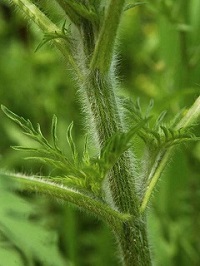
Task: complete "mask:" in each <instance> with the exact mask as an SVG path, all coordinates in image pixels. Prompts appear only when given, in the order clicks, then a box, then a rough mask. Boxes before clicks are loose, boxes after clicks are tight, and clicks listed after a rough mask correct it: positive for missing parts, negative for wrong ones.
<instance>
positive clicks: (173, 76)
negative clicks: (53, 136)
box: [0, 0, 200, 266]
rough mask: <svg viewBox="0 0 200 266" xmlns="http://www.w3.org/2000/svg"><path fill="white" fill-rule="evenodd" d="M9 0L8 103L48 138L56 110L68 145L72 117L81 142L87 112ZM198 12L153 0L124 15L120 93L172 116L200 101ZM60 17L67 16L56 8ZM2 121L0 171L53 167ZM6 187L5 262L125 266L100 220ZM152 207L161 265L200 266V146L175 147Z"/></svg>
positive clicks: (1, 39)
mask: <svg viewBox="0 0 200 266" xmlns="http://www.w3.org/2000/svg"><path fill="white" fill-rule="evenodd" d="M6 2H7V1H3V2H2V1H1V2H0V102H1V104H3V105H5V106H7V107H8V108H9V109H11V110H12V111H14V112H15V113H17V114H19V115H21V116H23V117H25V118H30V120H31V121H32V122H33V123H37V122H39V123H40V124H41V128H42V129H43V131H44V134H45V135H46V136H47V137H48V136H49V137H50V124H51V118H52V115H53V114H56V115H57V116H58V119H59V120H58V123H59V125H58V129H59V139H60V145H61V147H63V148H64V149H65V150H66V152H68V151H67V145H66V140H65V139H66V138H65V134H66V130H67V127H68V125H69V124H70V122H71V121H74V130H73V134H74V138H75V140H76V143H77V146H78V147H80V149H81V147H82V144H83V139H84V134H85V132H84V119H83V115H82V114H81V106H80V102H79V99H78V94H77V89H78V88H76V86H75V82H74V81H73V79H72V78H71V74H70V70H68V69H67V67H66V62H64V60H62V58H61V56H60V55H59V53H58V52H57V51H55V50H54V49H53V47H51V46H49V45H46V46H44V47H42V48H41V49H40V50H39V51H37V52H36V53H35V52H34V51H35V49H36V47H37V45H38V44H39V42H40V41H41V39H42V34H41V33H40V31H39V30H38V29H37V27H36V26H34V25H32V23H31V22H28V23H27V21H26V20H25V19H24V17H23V15H22V14H21V13H20V12H19V11H16V10H15V8H14V7H13V6H10V5H8V4H7V3H6ZM46 2H47V1H44V4H45V3H46ZM150 2H151V3H150ZM53 8H54V7H52V9H51V8H49V10H50V11H51V12H52V10H53V12H54V11H55V10H54V9H53ZM199 14H200V1H199V0H190V1H188V0H165V1H164V0H152V1H149V3H146V4H144V5H141V6H140V7H137V8H134V9H130V10H128V11H126V12H125V14H124V17H123V19H122V25H121V29H120V33H119V43H118V51H119V57H118V75H119V80H120V82H121V85H120V86H121V90H120V92H119V94H120V96H121V95H122V96H125V97H130V98H132V99H136V98H137V97H139V98H140V101H141V104H142V105H143V106H144V107H145V106H146V105H147V104H148V102H149V100H150V99H154V101H155V106H154V113H155V115H156V114H159V113H160V112H161V111H162V110H168V116H167V117H168V118H169V119H170V117H173V116H175V115H176V114H177V113H178V112H179V111H180V110H181V108H183V107H185V106H186V107H188V106H190V105H191V104H192V103H193V102H194V100H195V98H196V97H197V96H198V95H199V93H200V16H199ZM54 19H55V21H57V22H58V23H60V22H63V17H61V18H60V17H59V16H57V14H56V12H55V18H54ZM0 128H1V130H0V169H3V170H6V171H7V170H11V171H15V172H18V171H19V172H22V173H26V174H32V173H34V174H42V175H44V174H48V173H49V171H51V169H48V168H47V167H46V166H43V165H40V164H38V163H36V162H32V161H28V160H27V161H25V160H24V159H23V158H24V157H26V156H27V154H23V153H22V152H17V151H14V150H12V149H11V148H10V146H11V145H30V144H31V143H30V140H29V139H27V138H25V136H24V135H22V134H21V132H20V130H19V129H18V127H16V126H15V125H13V123H12V122H10V121H9V120H8V119H7V118H6V117H5V116H4V115H3V113H2V112H1V113H0ZM199 129H200V127H199V126H198V127H197V128H196V133H197V135H199V134H198V132H199ZM8 185H9V184H7V183H6V182H5V184H4V182H3V181H1V182H0V193H1V194H0V266H12V265H13V266H14V265H15V266H16V265H17V266H21V265H34V266H39V265H42V266H43V265H44V266H46V265H47V266H50V265H52V266H54V265H55V266H62V265H73V266H90V265H91V266H108V265H119V262H118V254H117V251H116V249H115V240H114V239H113V236H112V234H111V232H110V231H109V230H108V228H107V227H105V226H104V225H103V224H102V223H101V222H100V221H97V220H96V219H95V218H93V217H91V216H89V215H87V214H85V213H83V212H80V211H77V210H76V209H74V208H73V206H68V205H67V204H64V203H60V202H57V201H55V200H52V199H47V198H45V197H42V196H39V195H26V194H22V195H15V194H14V193H11V192H9V190H8V189H7V187H8ZM7 210H9V213H8V211H7ZM148 212H149V214H148V227H149V229H148V230H149V237H150V243H151V244H150V246H151V250H152V254H153V258H154V265H157V266H175V265H177V266H179V265H181V266H188V265H192V266H198V265H200V239H199V232H200V143H193V144H190V145H188V146H186V147H182V148H180V149H178V150H177V151H176V153H175V156H174V157H173V158H172V160H171V162H170V163H169V167H168V168H167V170H166V171H165V173H164V174H163V177H162V180H161V182H160V183H159V188H158V189H157V191H156V192H155V194H154V197H153V199H152V203H151V206H150V207H149V211H148Z"/></svg>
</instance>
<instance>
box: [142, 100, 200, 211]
mask: <svg viewBox="0 0 200 266" xmlns="http://www.w3.org/2000/svg"><path fill="white" fill-rule="evenodd" d="M199 116H200V96H199V97H198V98H197V99H196V101H195V102H194V104H193V105H192V106H191V108H190V109H189V110H188V111H187V113H186V114H185V116H184V117H183V118H182V119H181V120H180V122H179V123H178V124H177V125H176V127H175V129H177V130H178V129H181V128H184V127H188V126H191V125H192V124H193V123H194V122H195V121H196V120H197V119H198V118H199ZM172 150H173V148H170V149H169V150H167V151H164V152H160V153H159V154H158V156H157V158H156V160H155V164H154V167H153V168H152V171H151V173H150V175H149V177H148V180H150V183H149V184H148V186H147V189H146V192H145V194H144V197H143V200H142V203H141V207H140V212H141V213H143V212H144V211H145V210H146V207H147V205H148V202H149V200H150V197H151V195H152V191H153V190H154V188H155V186H156V184H157V182H158V180H159V178H160V176H161V174H162V172H163V170H164V168H165V167H166V164H167V162H168V161H169V157H170V156H171V152H172Z"/></svg>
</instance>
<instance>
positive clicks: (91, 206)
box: [0, 173, 131, 233]
mask: <svg viewBox="0 0 200 266" xmlns="http://www.w3.org/2000/svg"><path fill="white" fill-rule="evenodd" d="M0 176H1V178H10V179H12V180H13V181H14V182H16V184H17V185H18V186H17V189H19V190H21V191H24V190H25V191H28V192H35V193H40V194H43V195H47V196H51V197H53V198H57V199H61V200H64V201H67V202H70V203H72V204H74V205H76V206H77V207H78V208H80V209H84V210H85V211H87V212H89V213H91V214H93V215H96V216H97V218H99V219H101V220H103V221H105V222H106V223H107V224H108V225H109V226H110V227H111V228H112V230H114V231H115V232H116V233H119V232H120V230H121V227H122V224H123V223H125V222H127V221H129V220H130V218H131V216H130V215H129V214H123V213H120V212H118V211H117V210H114V209H112V208H111V207H109V206H108V205H107V204H105V203H104V202H103V201H100V200H98V199H94V198H92V197H89V196H88V195H85V194H83V193H80V192H79V191H76V190H74V189H71V188H68V187H66V186H62V185H59V184H56V183H53V182H50V181H48V180H45V179H41V178H36V177H34V176H25V175H20V174H7V173H6V174H5V173H3V174H2V173H1V174H0Z"/></svg>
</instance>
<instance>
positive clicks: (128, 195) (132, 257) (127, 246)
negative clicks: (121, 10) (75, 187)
mask: <svg viewBox="0 0 200 266" xmlns="http://www.w3.org/2000/svg"><path fill="white" fill-rule="evenodd" d="M114 84H115V82H114V81H113V80H112V79H111V78H110V77H108V76H107V77H105V75H102V74H101V73H100V72H99V71H98V70H96V71H93V72H92V73H90V75H89V76H86V81H85V86H84V89H85V91H86V95H87V101H88V102H89V104H90V116H91V120H92V125H93V128H94V133H95V135H96V136H97V140H98V143H99V145H100V147H101V146H102V145H103V144H104V143H105V141H106V140H107V139H108V138H109V137H111V136H112V135H113V134H114V133H115V132H117V131H123V125H122V121H121V117H120V112H119V107H118V103H117V99H116V96H115V93H114V88H113V86H114ZM84 106H86V105H84ZM88 124H89V123H88ZM90 124H91V123H90ZM133 161H134V158H133V157H132V156H131V155H130V154H129V153H128V152H127V153H124V154H123V155H122V156H121V157H120V159H119V160H118V162H117V163H116V164H115V165H114V167H113V169H112V170H111V171H110V173H109V175H108V180H107V181H108V183H109V189H107V190H106V191H105V193H106V194H108V195H109V194H111V199H110V196H108V197H106V198H107V199H108V203H109V204H110V205H111V206H112V205H114V206H115V207H117V209H118V210H119V211H120V212H123V213H124V212H125V213H130V214H131V215H132V216H133V217H134V220H132V221H130V222H128V223H124V224H123V226H122V229H121V232H122V233H121V234H116V237H117V240H118V242H119V246H120V249H121V251H122V258H123V263H124V265H126V266H133V265H135V266H136V265H137V266H139V265H150V254H149V250H148V241H147V236H146V228H145V222H144V220H145V217H142V216H140V213H139V200H138V197H137V193H136V188H135V184H134V177H135V173H134V171H133V166H132V163H133ZM109 199H110V200H109ZM133 263H134V264H133Z"/></svg>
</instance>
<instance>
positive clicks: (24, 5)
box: [11, 0, 82, 79]
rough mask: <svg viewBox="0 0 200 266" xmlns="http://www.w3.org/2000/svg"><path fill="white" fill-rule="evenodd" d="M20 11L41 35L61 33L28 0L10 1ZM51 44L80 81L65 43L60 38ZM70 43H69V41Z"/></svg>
mask: <svg viewBox="0 0 200 266" xmlns="http://www.w3.org/2000/svg"><path fill="white" fill-rule="evenodd" d="M11 1H12V2H13V3H14V4H15V5H17V6H18V7H19V8H20V10H22V11H23V12H24V13H25V14H26V15H27V16H28V17H29V18H30V19H31V20H32V21H33V22H34V23H35V24H37V26H38V27H39V28H40V29H41V30H42V31H43V33H55V32H56V33H58V34H59V33H60V34H61V35H62V31H61V30H60V29H59V28H58V27H57V26H56V25H55V24H54V23H53V22H52V21H51V20H50V19H49V18H48V17H47V16H46V15H45V14H44V13H43V12H42V11H40V9H39V8H38V7H37V6H36V5H35V4H33V3H32V2H30V1H29V0H11ZM52 42H53V43H54V44H55V46H56V47H57V48H58V50H60V51H61V53H62V54H63V56H64V57H65V58H66V59H67V61H68V63H69V65H70V66H71V67H72V68H73V69H74V71H75V72H76V75H77V76H78V77H79V78H80V79H82V74H81V72H80V70H79V68H78V66H77V63H76V62H75V60H74V57H73V55H72V52H71V50H70V47H69V45H68V44H67V42H66V41H64V40H63V39H61V38H56V39H53V40H52ZM69 42H70V41H69Z"/></svg>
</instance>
